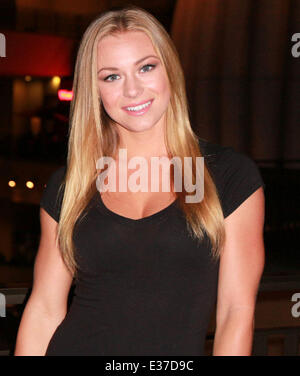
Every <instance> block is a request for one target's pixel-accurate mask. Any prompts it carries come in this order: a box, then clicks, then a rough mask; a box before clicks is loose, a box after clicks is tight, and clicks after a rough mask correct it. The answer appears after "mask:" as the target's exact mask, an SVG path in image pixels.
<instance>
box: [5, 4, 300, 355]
mask: <svg viewBox="0 0 300 376" xmlns="http://www.w3.org/2000/svg"><path fill="white" fill-rule="evenodd" d="M129 4H133V5H137V6H139V7H141V8H144V9H145V10H147V11H149V12H150V13H152V14H153V15H154V16H155V17H156V18H157V19H158V20H159V21H160V22H161V23H162V24H163V26H164V27H165V28H166V30H167V31H168V32H169V33H170V35H171V37H172V39H173V41H174V43H175V45H176V47H177V49H178V53H179V56H180V59H181V62H182V66H183V69H184V72H185V77H186V87H187V95H188V100H189V106H190V108H189V110H190V117H191V122H192V126H193V129H194V130H195V132H196V133H197V134H198V135H199V136H200V137H202V138H204V139H207V140H208V141H211V142H215V143H218V144H221V145H223V146H232V147H233V148H234V149H235V150H237V151H240V152H243V153H245V154H247V155H249V156H250V157H251V158H253V159H254V160H255V161H256V163H257V165H258V166H259V168H260V171H261V174H262V176H263V179H264V182H265V184H266V190H265V195H266V220H265V227H264V239H265V247H266V265H265V270H264V274H263V278H262V280H261V284H260V289H259V294H258V298H257V308H256V322H255V340H254V347H253V355H299V354H300V342H299V336H300V307H299V308H298V309H297V307H296V304H297V302H298V301H300V253H299V251H300V249H299V247H300V246H299V244H300V231H299V228H300V209H299V208H300V205H299V191H300V148H299V139H300V105H299V103H300V83H299V78H300V56H299V57H297V56H298V55H300V44H299V47H298V51H299V52H298V53H297V45H296V43H297V40H298V41H300V34H299V35H298V39H297V35H296V36H295V34H297V33H300V0H151V1H146V0H139V1H138V0H136V1H133V0H132V1H130V2H128V1H123V0H85V1H81V0H64V1H63V2H62V1H59V0H0V33H1V34H2V35H3V36H4V38H3V37H2V38H0V42H3V40H4V41H5V44H3V43H2V44H1V48H0V52H1V53H0V55H1V56H2V57H0V167H1V170H0V171H1V172H0V205H1V211H0V293H2V294H4V295H5V297H6V303H7V304H6V314H5V317H4V314H3V312H2V316H3V317H0V354H1V355H12V353H13V349H14V344H15V339H16V332H17V328H18V325H19V320H20V317H21V314H22V311H23V309H24V305H25V303H26V299H28V296H29V294H30V289H31V287H32V279H33V274H32V272H33V263H34V259H35V255H36V252H37V249H38V244H39V238H40V223H39V202H40V198H41V194H42V191H43V188H44V185H45V183H46V182H47V180H48V178H49V176H50V174H51V173H52V172H53V171H54V170H55V169H57V168H58V167H60V166H61V165H63V164H65V162H66V155H67V137H68V120H69V119H68V117H69V107H70V101H71V99H72V75H73V69H74V63H75V58H76V52H77V48H78V44H79V41H80V38H81V37H82V34H83V32H84V30H85V29H86V27H87V26H88V25H89V23H90V22H91V21H92V20H93V19H94V18H95V17H96V16H97V15H99V13H101V12H103V11H106V10H110V9H117V8H120V7H124V6H126V5H129ZM293 38H294V39H293ZM295 38H296V39H295ZM4 47H5V48H4ZM293 48H294V52H292V51H293ZM295 51H296V53H295ZM298 305H299V304H298ZM0 311H1V310H0ZM0 316H1V312H0ZM214 327H215V320H214V316H212V319H211V324H210V329H209V333H208V336H207V343H206V345H207V346H206V351H207V354H208V355H209V354H211V350H212V343H213V333H214Z"/></svg>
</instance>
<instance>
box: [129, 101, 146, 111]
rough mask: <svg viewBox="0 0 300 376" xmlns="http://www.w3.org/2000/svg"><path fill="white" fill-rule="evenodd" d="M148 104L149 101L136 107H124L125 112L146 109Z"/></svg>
mask: <svg viewBox="0 0 300 376" xmlns="http://www.w3.org/2000/svg"><path fill="white" fill-rule="evenodd" d="M150 103H151V101H149V102H147V103H144V104H141V105H140V106H136V107H126V110H128V111H140V110H142V109H143V108H145V107H148V106H149V105H150Z"/></svg>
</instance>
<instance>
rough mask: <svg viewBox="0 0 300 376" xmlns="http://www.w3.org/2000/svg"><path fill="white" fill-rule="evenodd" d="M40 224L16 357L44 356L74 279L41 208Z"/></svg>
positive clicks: (53, 223)
mask: <svg viewBox="0 0 300 376" xmlns="http://www.w3.org/2000/svg"><path fill="white" fill-rule="evenodd" d="M40 223H41V237H40V244H39V248H38V252H37V255H36V258H35V263H34V272H33V287H32V291H31V294H30V297H29V299H28V301H27V303H26V306H25V309H24V311H23V314H22V318H21V321H20V325H19V329H18V334H17V341H16V346H15V353H14V355H15V356H25V355H27V356H32V355H45V353H46V350H47V347H48V344H49V341H50V339H51V337H52V335H53V334H54V332H55V330H56V328H57V327H58V325H59V324H60V323H61V322H62V320H63V319H64V317H65V316H66V313H67V302H68V295H69V291H70V287H71V285H72V280H73V277H72V275H71V273H70V272H69V270H68V269H67V267H66V266H65V264H64V262H63V259H62V257H61V254H60V250H59V248H58V247H56V245H55V236H56V231H57V225H58V223H57V222H56V221H55V220H54V219H53V218H52V217H51V216H50V215H49V214H48V213H47V212H46V211H45V210H44V209H43V208H40Z"/></svg>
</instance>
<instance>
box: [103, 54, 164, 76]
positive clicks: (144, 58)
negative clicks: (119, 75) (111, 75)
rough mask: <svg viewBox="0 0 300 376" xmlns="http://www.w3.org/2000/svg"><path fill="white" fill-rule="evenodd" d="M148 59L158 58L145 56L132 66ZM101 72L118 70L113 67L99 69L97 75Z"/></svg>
mask: <svg viewBox="0 0 300 376" xmlns="http://www.w3.org/2000/svg"><path fill="white" fill-rule="evenodd" d="M149 57H155V58H157V59H158V58H159V57H158V56H155V55H149V56H145V57H143V58H142V59H140V60H138V61H136V62H135V63H134V65H138V64H139V63H141V62H142V61H143V60H146V59H148V58H149ZM102 70H118V68H114V67H106V68H101V69H99V70H98V72H97V73H100V72H101V71H102Z"/></svg>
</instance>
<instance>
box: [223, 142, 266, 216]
mask: <svg viewBox="0 0 300 376" xmlns="http://www.w3.org/2000/svg"><path fill="white" fill-rule="evenodd" d="M218 171H219V172H218V175H219V177H218V191H219V196H220V200H221V205H222V209H223V214H224V218H226V217H227V216H229V215H230V214H231V213H232V212H233V211H234V210H235V209H237V208H238V207H239V206H240V205H241V204H242V203H243V202H244V201H245V200H246V199H247V198H248V197H249V196H250V195H251V194H252V193H254V192H255V191H256V190H257V189H258V188H259V187H263V189H265V183H264V181H263V179H262V176H261V173H260V170H259V168H258V166H257V165H256V163H255V162H254V161H253V160H252V159H251V158H250V157H248V156H247V155H245V154H243V153H240V152H237V151H235V150H234V149H233V148H231V147H226V148H224V149H223V151H222V152H220V155H219V158H218Z"/></svg>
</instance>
